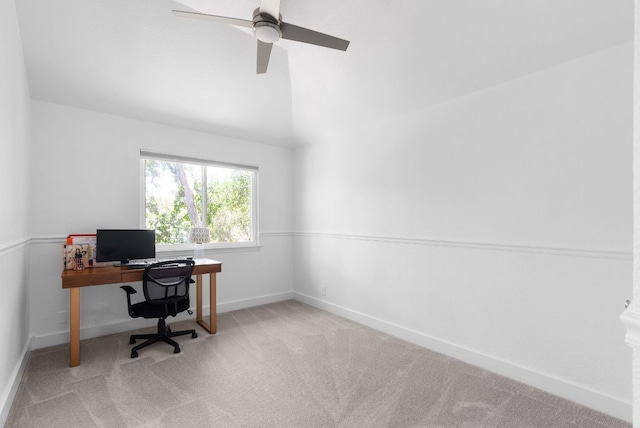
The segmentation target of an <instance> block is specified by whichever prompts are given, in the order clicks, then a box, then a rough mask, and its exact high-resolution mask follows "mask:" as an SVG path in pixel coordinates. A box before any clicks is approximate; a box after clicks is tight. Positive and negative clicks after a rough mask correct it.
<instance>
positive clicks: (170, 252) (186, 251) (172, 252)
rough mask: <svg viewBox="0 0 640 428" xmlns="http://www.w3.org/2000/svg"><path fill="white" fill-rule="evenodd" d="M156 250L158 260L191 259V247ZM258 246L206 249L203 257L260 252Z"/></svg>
mask: <svg viewBox="0 0 640 428" xmlns="http://www.w3.org/2000/svg"><path fill="white" fill-rule="evenodd" d="M180 247H181V248H158V247H156V257H157V258H159V259H166V258H180V257H193V250H194V249H193V246H192V245H191V246H189V247H188V248H184V247H183V246H180ZM260 247H261V246H260V244H256V245H246V246H245V245H243V246H229V247H216V248H206V249H205V250H204V255H205V256H206V257H209V256H212V255H214V254H221V253H244V252H252V251H260Z"/></svg>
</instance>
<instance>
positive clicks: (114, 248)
mask: <svg viewBox="0 0 640 428" xmlns="http://www.w3.org/2000/svg"><path fill="white" fill-rule="evenodd" d="M96 235H97V241H96V261H97V262H120V263H121V264H127V263H128V262H129V260H136V259H150V258H155V256H156V231H155V230H147V229H98V230H97V231H96Z"/></svg>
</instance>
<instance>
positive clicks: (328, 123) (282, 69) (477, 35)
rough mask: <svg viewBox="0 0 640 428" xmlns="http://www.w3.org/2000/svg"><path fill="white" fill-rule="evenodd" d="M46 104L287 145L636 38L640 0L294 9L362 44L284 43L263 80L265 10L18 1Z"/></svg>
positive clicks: (463, 1)
mask: <svg viewBox="0 0 640 428" xmlns="http://www.w3.org/2000/svg"><path fill="white" fill-rule="evenodd" d="M15 3H16V8H17V11H18V18H19V23H20V30H21V36H22V42H23V47H24V56H25V61H26V66H27V74H28V79H29V85H30V91H31V96H32V98H33V99H37V100H43V101H48V102H53V103H59V104H64V105H69V106H73V107H79V108H85V109H90V110H95V111H100V112H105V113H111V114H117V115H122V116H127V117H131V118H135V119H140V120H147V121H152V122H158V123H165V124H169V125H173V126H178V127H184V128H190V129H196V130H201V131H206V132H211V133H214V134H219V135H225V136H231V137H237V138H242V139H248V140H252V141H257V142H263V143H267V144H274V145H279V146H283V147H295V146H296V145H300V144H306V143H308V142H312V141H314V139H315V138H316V136H318V135H322V134H324V133H326V132H332V131H334V130H337V129H338V130H339V129H344V128H345V127H350V126H359V125H364V124H366V123H368V122H371V121H376V120H382V119H384V118H385V117H390V116H394V115H399V114H404V113H406V112H409V111H412V110H415V109H420V108H425V107H429V106H431V105H435V104H438V103H441V102H444V101H446V100H448V99H451V98H454V97H458V96H461V95H464V94H467V93H470V92H473V91H477V90H480V89H482V88H486V87H490V86H493V85H496V84H499V83H501V82H504V81H507V80H510V79H514V78H517V77H519V76H522V75H525V74H528V73H532V72H535V71H538V70H542V69H545V68H548V67H550V66H553V65H556V64H559V63H561V62H564V61H568V60H571V59H574V58H578V57H580V56H584V55H588V54H590V53H594V52H597V51H600V50H604V49H607V48H609V47H612V46H615V45H618V44H621V43H626V42H631V41H632V40H633V0H615V1H612V0H322V1H318V0H296V1H293V0H281V9H280V10H281V14H282V18H283V21H285V22H289V23H292V24H296V25H299V26H303V27H308V28H311V29H314V30H317V31H320V32H324V33H327V34H331V35H334V36H337V37H340V38H343V39H347V40H350V41H351V44H350V46H349V49H348V50H347V51H346V52H341V51H337V50H332V49H325V48H321V47H317V46H313V45H308V44H302V43H297V42H291V41H287V40H281V41H280V42H278V43H277V44H276V45H275V46H274V48H273V51H272V55H271V61H270V63H269V69H268V72H267V73H266V74H261V75H258V74H256V73H255V67H256V65H255V64H256V40H255V38H254V37H253V35H252V34H251V32H250V31H247V30H246V29H240V28H237V27H232V26H228V25H224V24H219V23H214V22H207V21H199V20H191V19H185V18H180V17H176V16H174V15H173V14H172V13H171V10H172V9H182V10H195V11H200V12H203V13H209V14H216V15H225V16H233V17H238V18H244V19H251V17H252V12H253V10H254V9H256V8H257V7H259V4H260V2H259V0H181V1H180V2H174V1H170V0H91V1H87V0H47V1H42V0H16V1H15Z"/></svg>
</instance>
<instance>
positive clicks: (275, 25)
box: [253, 8, 282, 43]
mask: <svg viewBox="0 0 640 428" xmlns="http://www.w3.org/2000/svg"><path fill="white" fill-rule="evenodd" d="M281 19H282V16H280V17H279V19H276V18H274V17H273V16H271V15H269V14H268V13H264V12H260V8H258V9H256V10H254V11H253V35H254V36H256V38H257V39H258V40H260V41H261V42H264V43H274V42H277V41H278V40H280V38H281V37H282V30H281V29H280V20H281Z"/></svg>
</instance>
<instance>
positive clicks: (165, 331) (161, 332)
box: [129, 318, 198, 358]
mask: <svg viewBox="0 0 640 428" xmlns="http://www.w3.org/2000/svg"><path fill="white" fill-rule="evenodd" d="M185 334H190V335H191V337H192V338H194V339H195V338H196V337H198V333H196V331H195V330H182V331H171V327H168V326H167V324H166V322H165V320H164V319H162V318H160V319H159V320H158V332H157V333H154V334H132V335H131V337H129V344H130V345H133V344H134V343H136V340H137V339H146V342H143V343H141V344H139V345H137V346H134V347H133V349H131V358H136V357H137V356H138V351H139V350H140V349H142V348H146V347H147V346H149V345H153V344H154V343H156V342H160V341H162V342H165V343H167V344H169V345H171V346H173V353H174V354H177V353H179V352H180V345H178V342H176V341H175V340H173V339H171V338H172V337H176V336H183V335H185Z"/></svg>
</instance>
